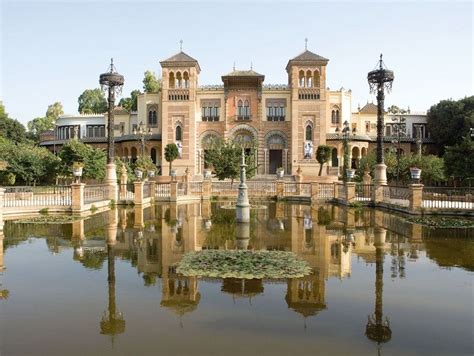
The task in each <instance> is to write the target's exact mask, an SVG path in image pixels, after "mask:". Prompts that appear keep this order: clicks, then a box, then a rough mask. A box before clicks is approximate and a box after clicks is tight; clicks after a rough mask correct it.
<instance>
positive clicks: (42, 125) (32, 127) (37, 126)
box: [27, 116, 56, 137]
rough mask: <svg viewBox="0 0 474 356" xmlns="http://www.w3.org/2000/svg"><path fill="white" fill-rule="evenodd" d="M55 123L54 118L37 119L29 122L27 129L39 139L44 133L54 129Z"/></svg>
mask: <svg viewBox="0 0 474 356" xmlns="http://www.w3.org/2000/svg"><path fill="white" fill-rule="evenodd" d="M55 122H56V120H55V119H54V118H53V117H48V116H46V117H36V118H34V119H33V120H31V121H28V124H27V127H28V130H29V131H30V132H32V133H33V134H34V135H35V136H36V137H37V136H38V135H39V134H40V133H42V132H45V131H48V130H52V129H54V124H55Z"/></svg>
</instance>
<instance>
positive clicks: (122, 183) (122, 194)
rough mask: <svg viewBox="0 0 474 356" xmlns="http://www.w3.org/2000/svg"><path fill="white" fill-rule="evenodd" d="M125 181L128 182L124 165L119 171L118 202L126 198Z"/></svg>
mask: <svg viewBox="0 0 474 356" xmlns="http://www.w3.org/2000/svg"><path fill="white" fill-rule="evenodd" d="M127 181H128V174H127V169H126V168H125V165H123V166H122V169H121V170H120V190H119V192H120V193H119V197H118V198H119V199H118V200H126V198H127Z"/></svg>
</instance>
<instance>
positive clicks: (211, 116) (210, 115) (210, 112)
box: [201, 106, 219, 121]
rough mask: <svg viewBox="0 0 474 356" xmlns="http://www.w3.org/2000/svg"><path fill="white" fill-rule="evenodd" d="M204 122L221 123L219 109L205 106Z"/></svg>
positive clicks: (203, 110) (202, 112)
mask: <svg viewBox="0 0 474 356" xmlns="http://www.w3.org/2000/svg"><path fill="white" fill-rule="evenodd" d="M201 118H202V121H219V107H217V106H203V107H202V108H201Z"/></svg>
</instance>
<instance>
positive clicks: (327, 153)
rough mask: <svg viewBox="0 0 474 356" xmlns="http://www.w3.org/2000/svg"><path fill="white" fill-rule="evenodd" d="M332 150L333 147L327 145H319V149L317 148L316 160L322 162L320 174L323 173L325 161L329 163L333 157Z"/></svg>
mask: <svg viewBox="0 0 474 356" xmlns="http://www.w3.org/2000/svg"><path fill="white" fill-rule="evenodd" d="M331 151H332V148H331V147H329V146H325V145H321V146H318V149H317V150H316V160H317V161H318V163H319V164H320V166H319V174H318V175H319V176H320V175H321V174H322V173H323V165H324V163H327V162H328V161H329V159H330V158H331Z"/></svg>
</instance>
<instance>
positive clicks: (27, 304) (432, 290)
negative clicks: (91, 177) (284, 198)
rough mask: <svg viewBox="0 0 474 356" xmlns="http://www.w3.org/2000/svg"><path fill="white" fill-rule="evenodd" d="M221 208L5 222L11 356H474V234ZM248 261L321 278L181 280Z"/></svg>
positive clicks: (402, 220)
mask: <svg viewBox="0 0 474 356" xmlns="http://www.w3.org/2000/svg"><path fill="white" fill-rule="evenodd" d="M223 204H224V203H219V202H212V203H210V202H202V203H201V202H199V203H192V204H182V205H181V204H180V205H176V204H172V205H170V204H162V205H155V206H152V207H148V208H146V209H141V208H138V207H135V208H130V209H116V210H111V211H108V212H104V213H100V214H97V215H94V216H92V217H89V218H87V219H85V220H75V221H72V222H69V223H61V224H59V223H58V224H32V223H25V224H20V223H16V222H13V221H7V222H6V223H5V227H4V231H3V234H4V236H3V253H0V268H1V267H3V271H2V272H0V354H1V355H29V354H35V355H36V354H41V355H148V354H160V355H315V354H324V355H330V354H331V355H332V354H335V355H338V354H341V355H342V354H345V355H347V354H352V355H377V354H378V353H379V354H383V355H400V354H403V355H419V354H427V355H431V354H451V355H452V354H456V355H458V354H459V355H460V354H473V353H474V347H473V339H472V335H473V325H474V324H473V322H474V310H473V304H472V301H473V285H472V282H473V279H472V277H473V271H474V229H472V228H471V229H466V228H459V229H438V230H434V229H430V228H428V227H425V226H421V225H417V224H412V223H409V222H407V221H406V217H404V216H402V215H394V214H391V213H388V212H385V211H379V210H373V209H364V210H353V209H346V208H343V207H340V206H333V205H320V206H313V207H311V206H309V205H299V204H289V203H280V202H278V203H277V202H268V203H263V205H265V208H264V209H258V210H253V211H252V212H251V223H250V226H249V228H248V229H244V230H242V229H240V228H239V226H237V224H236V223H235V219H234V214H235V212H234V211H233V210H229V209H222V208H221V205H223ZM259 204H262V203H260V202H259ZM236 236H238V238H236ZM0 241H1V240H0ZM235 248H239V249H252V250H278V251H292V252H293V253H295V254H296V255H297V256H298V258H300V259H302V260H304V261H306V262H307V263H308V264H309V266H310V267H311V269H312V273H311V274H310V275H308V276H306V277H302V278H298V279H271V280H265V279H264V280H260V279H233V278H226V279H220V278H209V277H205V278H200V277H184V276H181V275H178V274H177V273H176V264H177V263H178V262H179V261H180V260H181V259H182V257H183V255H184V254H185V253H187V252H191V251H198V250H204V249H235ZM0 252H1V250H0Z"/></svg>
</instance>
